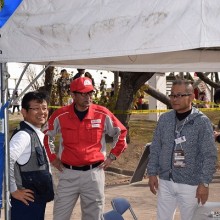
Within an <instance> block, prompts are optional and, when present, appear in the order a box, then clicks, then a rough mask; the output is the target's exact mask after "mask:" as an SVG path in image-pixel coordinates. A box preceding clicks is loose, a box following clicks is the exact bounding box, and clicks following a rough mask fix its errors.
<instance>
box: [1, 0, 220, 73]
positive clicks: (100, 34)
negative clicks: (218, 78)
mask: <svg viewBox="0 0 220 220" xmlns="http://www.w3.org/2000/svg"><path fill="white" fill-rule="evenodd" d="M219 11H220V2H219V0H212V1H210V0H193V1H191V0H184V1H182V0H168V1H164V0H157V1H155V0H148V1H144V0H135V1H133V0H126V1H125V0H95V1H88V0H74V1H61V0H53V1H51V0H42V1H40V2H39V1H35V0H23V1H22V2H21V4H20V5H19V7H18V8H17V10H16V11H15V12H14V14H13V15H12V16H11V17H10V18H9V20H8V21H7V23H6V24H5V25H4V26H3V27H2V28H1V29H0V34H1V38H0V50H1V54H0V62H2V63H3V62H30V63H36V64H47V63H48V62H50V61H52V63H51V65H54V66H74V67H84V68H90V69H106V70H122V71H157V72H165V71H219V69H220V51H218V50H211V49H209V50H207V49H203V48H210V47H211V48H217V47H219V46H220V37H219V36H220V26H219V23H220V14H219ZM199 48H202V49H199Z"/></svg>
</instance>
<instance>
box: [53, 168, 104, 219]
mask: <svg viewBox="0 0 220 220" xmlns="http://www.w3.org/2000/svg"><path fill="white" fill-rule="evenodd" d="M104 184H105V173H104V170H103V169H100V168H98V167H96V168H94V169H91V170H88V171H78V170H71V169H67V168H64V171H63V172H61V173H60V174H59V183H58V186H57V191H56V193H55V200H54V209H53V215H54V218H53V219H54V220H70V218H71V214H72V212H73V208H74V207H75V204H76V202H77V200H78V198H79V197H80V205H81V212H82V220H102V219H103V217H102V216H103V209H104V200H105V198H104ZM71 220H72V219H71Z"/></svg>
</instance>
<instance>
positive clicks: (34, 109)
mask: <svg viewBox="0 0 220 220" xmlns="http://www.w3.org/2000/svg"><path fill="white" fill-rule="evenodd" d="M28 109H31V110H33V111H35V112H39V111H43V112H45V111H47V110H48V108H47V107H43V108H37V107H36V108H31V107H30V108H28Z"/></svg>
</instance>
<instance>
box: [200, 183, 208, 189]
mask: <svg viewBox="0 0 220 220" xmlns="http://www.w3.org/2000/svg"><path fill="white" fill-rule="evenodd" d="M201 185H203V186H205V187H206V188H208V187H209V184H208V183H202V184H201Z"/></svg>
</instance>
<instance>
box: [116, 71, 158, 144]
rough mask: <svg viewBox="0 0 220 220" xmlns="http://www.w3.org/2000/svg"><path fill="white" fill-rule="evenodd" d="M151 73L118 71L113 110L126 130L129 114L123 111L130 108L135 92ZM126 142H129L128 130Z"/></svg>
mask: <svg viewBox="0 0 220 220" xmlns="http://www.w3.org/2000/svg"><path fill="white" fill-rule="evenodd" d="M153 75H154V73H146V72H119V76H120V77H121V86H120V90H119V94H118V99H117V102H116V106H115V112H116V116H117V118H118V119H119V120H120V121H121V122H122V124H123V125H124V126H125V127H126V128H127V129H128V131H129V126H128V123H129V120H130V114H126V113H125V112H126V111H127V110H131V109H132V103H133V99H134V96H135V94H136V92H137V91H138V89H140V87H141V86H142V85H144V84H145V82H146V81H147V80H149V79H150V78H151V77H152V76H153ZM127 142H128V143H129V142H130V138H129V132H128V136H127Z"/></svg>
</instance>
